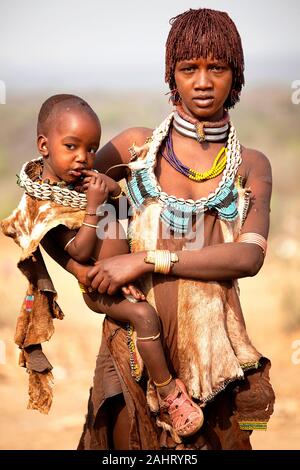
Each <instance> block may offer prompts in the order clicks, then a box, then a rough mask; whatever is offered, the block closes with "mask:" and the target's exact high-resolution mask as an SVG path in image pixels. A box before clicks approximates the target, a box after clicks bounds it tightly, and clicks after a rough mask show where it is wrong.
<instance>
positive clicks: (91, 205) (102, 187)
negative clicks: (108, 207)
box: [86, 172, 109, 212]
mask: <svg viewBox="0 0 300 470" xmlns="http://www.w3.org/2000/svg"><path fill="white" fill-rule="evenodd" d="M102 176H103V175H101V174H100V173H95V172H93V175H92V176H91V177H90V180H89V184H88V188H87V193H86V197H87V210H88V211H89V212H92V211H93V212H96V210H97V207H98V206H99V205H100V204H102V203H103V202H104V201H106V200H107V198H108V194H109V190H108V187H107V184H106V182H105V180H104V179H103V178H102Z"/></svg>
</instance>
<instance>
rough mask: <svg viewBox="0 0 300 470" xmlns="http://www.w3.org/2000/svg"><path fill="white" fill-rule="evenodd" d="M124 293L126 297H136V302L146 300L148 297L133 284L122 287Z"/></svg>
mask: <svg viewBox="0 0 300 470" xmlns="http://www.w3.org/2000/svg"><path fill="white" fill-rule="evenodd" d="M122 292H123V294H125V295H132V297H134V298H135V299H136V300H139V301H141V300H146V297H145V295H144V294H143V292H142V291H141V290H140V289H138V288H137V287H136V286H134V285H133V284H128V285H127V286H125V287H122Z"/></svg>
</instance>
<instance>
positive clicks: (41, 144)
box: [37, 134, 49, 158]
mask: <svg viewBox="0 0 300 470" xmlns="http://www.w3.org/2000/svg"><path fill="white" fill-rule="evenodd" d="M37 147H38V151H39V153H40V154H41V155H42V157H44V158H46V157H48V156H49V150H48V139H47V137H45V136H44V135H42V134H40V135H39V136H38V138H37Z"/></svg>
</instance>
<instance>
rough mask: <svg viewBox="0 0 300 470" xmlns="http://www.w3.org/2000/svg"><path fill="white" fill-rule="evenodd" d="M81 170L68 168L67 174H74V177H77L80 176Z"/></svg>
mask: <svg viewBox="0 0 300 470" xmlns="http://www.w3.org/2000/svg"><path fill="white" fill-rule="evenodd" d="M82 170H83V169H82ZM82 170H70V171H69V175H71V176H74V177H75V178H79V176H81V174H82V173H81V172H82Z"/></svg>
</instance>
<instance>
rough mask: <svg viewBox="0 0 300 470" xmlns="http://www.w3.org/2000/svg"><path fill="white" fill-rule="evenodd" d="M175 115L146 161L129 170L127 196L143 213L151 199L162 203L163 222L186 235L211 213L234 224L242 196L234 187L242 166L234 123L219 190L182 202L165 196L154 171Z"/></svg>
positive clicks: (158, 133) (156, 133) (155, 137)
mask: <svg viewBox="0 0 300 470" xmlns="http://www.w3.org/2000/svg"><path fill="white" fill-rule="evenodd" d="M172 119H173V113H172V114H171V115H170V116H169V117H168V118H167V119H166V120H165V121H163V123H162V124H161V125H160V126H159V127H158V128H157V129H156V130H155V131H154V133H153V139H152V141H151V143H150V147H149V151H148V153H147V155H146V157H145V159H144V160H143V161H140V160H141V159H138V161H137V162H132V163H130V164H129V167H130V168H131V170H132V174H131V178H130V180H129V181H127V183H126V185H127V196H128V199H129V201H130V203H131V205H132V206H133V208H135V209H139V210H141V208H142V207H143V205H144V204H145V202H146V200H147V199H149V198H153V199H156V200H158V201H160V203H161V205H162V210H161V214H160V218H161V220H162V221H163V222H164V223H165V224H167V226H168V227H169V228H170V229H171V230H172V231H174V232H176V233H179V234H181V235H186V234H187V233H188V231H189V229H190V227H191V222H192V216H193V215H196V214H199V213H201V212H202V213H203V212H205V211H207V210H212V211H216V212H217V214H218V217H219V218H220V219H222V220H227V221H233V220H234V219H235V218H236V217H237V216H238V211H237V198H238V193H237V189H236V187H235V185H234V181H235V176H236V173H237V169H238V166H239V165H240V163H241V153H240V144H239V142H238V140H237V138H236V132H235V129H234V127H233V125H232V124H230V131H229V137H228V142H227V164H226V167H225V170H224V173H223V177H222V180H221V181H220V183H219V185H218V187H217V188H216V190H215V191H214V192H213V193H211V194H209V195H208V196H207V197H203V198H200V199H198V200H197V201H194V200H192V199H187V200H185V199H182V198H177V197H175V196H171V195H168V194H166V193H164V192H163V191H162V190H161V188H160V186H159V184H158V181H157V179H156V176H155V173H154V169H155V164H156V156H157V152H158V150H159V148H160V145H161V143H162V142H163V140H164V138H165V137H166V136H167V134H168V132H169V131H170V128H171V122H172Z"/></svg>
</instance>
